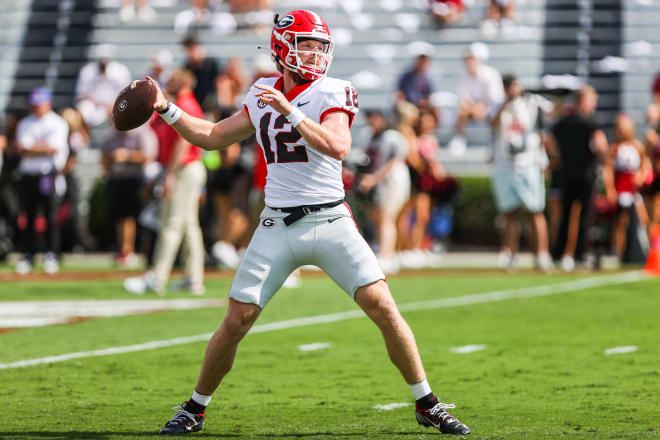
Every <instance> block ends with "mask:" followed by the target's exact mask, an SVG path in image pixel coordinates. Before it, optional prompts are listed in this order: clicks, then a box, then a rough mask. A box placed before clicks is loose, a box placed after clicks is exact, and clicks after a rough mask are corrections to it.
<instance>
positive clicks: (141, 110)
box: [112, 79, 156, 131]
mask: <svg viewBox="0 0 660 440" xmlns="http://www.w3.org/2000/svg"><path fill="white" fill-rule="evenodd" d="M154 102H156V85H155V84H154V82H153V81H151V80H148V79H140V80H135V81H131V83H130V84H129V85H128V87H126V88H125V89H124V90H122V91H121V92H119V95H117V99H115V104H114V105H113V106H112V122H113V123H114V125H115V128H116V129H117V130H119V131H128V130H132V129H134V128H137V127H139V126H140V125H142V124H144V123H145V122H147V121H148V120H149V118H151V115H152V114H153V113H154V107H153V106H154Z"/></svg>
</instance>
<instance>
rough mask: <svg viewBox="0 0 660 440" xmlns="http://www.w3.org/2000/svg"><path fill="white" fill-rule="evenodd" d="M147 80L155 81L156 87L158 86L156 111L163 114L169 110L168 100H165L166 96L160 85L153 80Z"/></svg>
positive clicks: (149, 78)
mask: <svg viewBox="0 0 660 440" xmlns="http://www.w3.org/2000/svg"><path fill="white" fill-rule="evenodd" d="M146 79H148V80H149V81H153V83H154V85H155V86H156V102H154V110H156V111H157V112H162V111H163V110H165V109H166V108H167V99H165V95H163V92H162V91H161V90H160V87H158V83H157V82H156V81H154V80H153V78H151V77H150V76H147V77H146Z"/></svg>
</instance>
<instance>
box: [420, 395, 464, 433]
mask: <svg viewBox="0 0 660 440" xmlns="http://www.w3.org/2000/svg"><path fill="white" fill-rule="evenodd" d="M449 408H456V406H455V405H454V404H453V403H452V404H446V403H440V402H439V401H438V402H437V403H436V404H435V406H434V407H433V408H430V409H421V408H420V407H419V406H418V407H417V408H416V411H415V415H416V416H417V423H419V424H420V425H422V426H426V427H427V428H428V427H430V426H433V427H434V428H438V429H439V430H440V432H442V433H443V434H454V435H468V434H469V433H470V428H468V427H467V426H465V425H464V424H462V423H461V422H460V421H459V420H458V419H457V418H456V417H454V416H452V415H451V414H449V413H448V412H447V409H449Z"/></svg>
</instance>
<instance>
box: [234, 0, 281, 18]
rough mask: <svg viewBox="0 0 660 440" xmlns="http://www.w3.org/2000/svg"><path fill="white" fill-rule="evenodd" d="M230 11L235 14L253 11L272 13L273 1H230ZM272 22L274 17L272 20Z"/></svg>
mask: <svg viewBox="0 0 660 440" xmlns="http://www.w3.org/2000/svg"><path fill="white" fill-rule="evenodd" d="M227 3H229V7H230V10H231V12H232V13H233V14H244V13H247V12H252V11H271V10H272V9H273V1H272V0H228V2H227ZM270 19H271V20H272V16H271V18H270Z"/></svg>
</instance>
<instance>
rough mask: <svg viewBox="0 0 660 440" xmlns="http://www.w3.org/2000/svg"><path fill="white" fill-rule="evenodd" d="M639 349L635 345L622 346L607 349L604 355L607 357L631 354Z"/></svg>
mask: <svg viewBox="0 0 660 440" xmlns="http://www.w3.org/2000/svg"><path fill="white" fill-rule="evenodd" d="M638 349H639V347H637V346H636V345H624V346H622V347H612V348H608V349H607V350H605V351H604V353H605V354H606V355H608V356H610V355H612V354H623V353H633V352H635V351H637V350H638Z"/></svg>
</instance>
